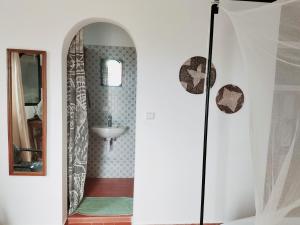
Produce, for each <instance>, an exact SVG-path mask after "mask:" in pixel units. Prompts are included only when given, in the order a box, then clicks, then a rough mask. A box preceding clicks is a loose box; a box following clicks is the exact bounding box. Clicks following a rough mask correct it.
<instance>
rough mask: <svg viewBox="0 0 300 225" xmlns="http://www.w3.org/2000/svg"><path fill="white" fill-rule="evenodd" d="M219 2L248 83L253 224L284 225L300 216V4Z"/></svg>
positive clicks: (297, 0) (289, 1)
mask: <svg viewBox="0 0 300 225" xmlns="http://www.w3.org/2000/svg"><path fill="white" fill-rule="evenodd" d="M223 1H224V4H222V0H221V5H220V13H226V14H227V15H228V16H229V18H230V20H231V21H232V24H233V27H234V29H235V33H236V35H237V39H238V42H239V43H238V44H239V46H240V49H241V52H242V55H243V61H244V67H245V71H247V74H246V76H247V78H248V83H249V87H248V90H247V100H248V101H249V104H250V120H251V121H250V124H251V128H250V136H251V137H250V138H251V149H252V159H253V168H254V177H255V182H256V183H255V188H256V190H255V203H256V217H255V225H285V224H287V222H285V221H287V220H288V218H289V217H300V0H285V1H284V0H283V1H276V2H274V3H268V4H261V5H258V4H255V5H253V6H255V7H252V8H250V9H240V10H236V9H235V10H232V9H231V8H230V7H228V4H226V3H227V2H228V1H229V0H223ZM240 3H241V4H243V2H242V1H241V2H240ZM235 4H237V2H236V3H235ZM297 221H298V220H297ZM299 224H300V220H299V223H297V222H296V224H294V225H299Z"/></svg>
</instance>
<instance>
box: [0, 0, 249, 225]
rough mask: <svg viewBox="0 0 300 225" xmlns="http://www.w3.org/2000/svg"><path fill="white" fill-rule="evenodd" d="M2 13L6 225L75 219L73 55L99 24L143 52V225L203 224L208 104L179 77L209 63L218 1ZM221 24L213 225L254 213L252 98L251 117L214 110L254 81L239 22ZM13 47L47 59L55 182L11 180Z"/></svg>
mask: <svg viewBox="0 0 300 225" xmlns="http://www.w3.org/2000/svg"><path fill="white" fill-rule="evenodd" d="M0 4H1V7H0V15H1V20H0V28H1V41H0V104H1V105H2V106H3V107H0V115H1V117H0V130H1V136H0V143H1V146H2V150H1V151H0V159H1V163H0V180H1V181H0V182H1V184H0V224H1V225H41V224H43V225H60V224H62V223H63V220H64V219H65V218H66V204H67V202H66V190H67V188H66V122H65V121H66V108H65V103H66V78H65V68H66V50H67V48H68V45H69V43H70V41H71V39H72V37H73V35H74V34H75V33H76V32H77V31H78V30H79V29H80V28H82V27H83V26H84V25H87V24H89V23H92V22H97V21H114V23H116V24H122V27H123V28H125V30H127V31H128V32H129V34H130V35H131V37H132V39H133V40H134V43H135V46H136V48H137V54H138V82H137V83H138V86H137V127H136V131H137V136H136V168H135V171H136V174H135V199H134V223H135V224H180V223H197V222H198V220H199V210H200V186H201V182H200V181H201V159H202V150H201V149H202V135H203V133H202V130H203V113H204V96H202V95H191V94H189V93H187V92H185V91H184V89H183V88H182V86H181V85H180V83H179V81H178V72H179V68H180V66H181V64H182V63H183V62H184V61H185V60H186V59H188V58H189V57H191V56H195V55H202V56H206V55H207V43H208V25H209V11H210V10H209V7H210V0H205V1H204V0H203V1H197V0H169V1H161V0H151V1H148V0H127V1H118V0H109V1H108V0H91V1H88V2H86V1H85V2H83V1H79V0H65V1H58V0H51V1H50V0H49V1H38V2H37V1H35V0H27V1H17V0H0ZM241 4H242V3H241ZM34 9H36V10H34ZM216 23H217V24H216V30H217V31H216V40H215V51H214V52H215V53H214V64H215V66H216V68H217V71H218V75H217V76H218V78H217V82H216V84H215V86H214V88H213V89H212V101H211V113H210V127H209V131H210V133H209V145H208V146H209V153H208V174H207V175H208V180H207V195H206V196H207V197H206V210H205V212H206V221H207V222H213V221H226V220H230V219H235V218H240V217H243V216H250V215H252V214H253V213H254V212H253V207H254V206H253V205H254V204H253V182H252V174H251V163H250V153H249V140H248V104H247V93H245V94H246V103H245V105H244V108H243V109H242V110H241V111H240V112H239V113H237V114H234V115H225V114H223V113H222V112H220V111H219V110H218V109H217V108H216V105H215V101H214V98H215V96H216V93H217V91H218V89H219V88H221V86H223V85H225V84H227V83H230V82H233V83H234V84H237V85H239V86H240V87H241V88H242V89H244V88H245V87H246V85H247V79H245V76H243V75H244V71H243V70H241V68H242V67H241V55H240V53H239V51H238V46H237V43H236V39H235V38H234V34H233V32H232V29H231V25H230V22H229V21H228V20H227V19H226V17H225V16H224V15H220V16H218V19H217V21H216ZM6 48H26V49H42V50H46V51H47V53H48V70H47V72H48V84H47V85H48V90H47V91H48V146H47V148H48V155H47V158H48V168H47V171H48V173H47V176H46V177H10V176H8V161H7V158H8V153H7V120H6V117H7V110H6V107H5V106H6V97H7V96H6V74H7V70H6V54H5V50H6ZM62 49H64V52H63V53H62ZM62 96H63V97H62ZM146 112H155V114H156V119H155V120H153V121H147V120H145V114H146ZM41 221H43V223H42V222H41Z"/></svg>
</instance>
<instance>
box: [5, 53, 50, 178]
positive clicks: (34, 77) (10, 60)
mask: <svg viewBox="0 0 300 225" xmlns="http://www.w3.org/2000/svg"><path fill="white" fill-rule="evenodd" d="M46 63H47V56H46V52H45V51H37V50H24V49H7V66H8V79H7V80H8V89H7V90H8V93H7V98H8V101H7V103H8V144H9V147H8V150H9V175H20V176H22V175H23V176H45V175H46V146H47V84H46Z"/></svg>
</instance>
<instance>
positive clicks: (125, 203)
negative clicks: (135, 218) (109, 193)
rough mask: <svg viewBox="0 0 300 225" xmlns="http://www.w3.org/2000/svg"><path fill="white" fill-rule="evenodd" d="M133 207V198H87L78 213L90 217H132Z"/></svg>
mask: <svg viewBox="0 0 300 225" xmlns="http://www.w3.org/2000/svg"><path fill="white" fill-rule="evenodd" d="M132 206H133V199H132V198H126V197H85V198H83V200H82V202H81V204H80V205H79V207H78V209H77V210H76V212H77V213H79V214H82V215H90V216H115V215H132V211H133V210H132Z"/></svg>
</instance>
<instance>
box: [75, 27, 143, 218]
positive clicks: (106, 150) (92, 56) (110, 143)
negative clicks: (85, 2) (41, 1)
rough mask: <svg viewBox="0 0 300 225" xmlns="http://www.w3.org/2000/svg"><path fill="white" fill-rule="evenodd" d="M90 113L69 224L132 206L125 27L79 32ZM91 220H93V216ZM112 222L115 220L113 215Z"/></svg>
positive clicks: (132, 100) (133, 62)
mask: <svg viewBox="0 0 300 225" xmlns="http://www.w3.org/2000/svg"><path fill="white" fill-rule="evenodd" d="M81 31H82V37H83V47H84V68H85V73H86V95H87V97H86V100H87V117H88V130H89V131H88V132H89V135H88V155H87V158H88V161H87V174H86V181H85V188H84V198H83V201H82V203H81V204H80V205H79V207H78V209H77V210H76V211H75V212H73V213H72V215H71V216H70V218H69V222H72V219H73V222H74V220H75V222H76V221H77V222H78V219H79V218H80V217H85V218H86V217H87V216H94V217H95V216H98V217H101V216H102V217H103V216H109V217H110V219H112V218H113V217H119V216H122V218H120V219H121V221H123V222H124V221H127V220H128V221H130V217H131V215H132V205H133V184H134V156H135V120H136V119H135V118H136V82H137V79H136V78H137V57H136V50H135V47H134V43H133V41H132V39H131V38H130V36H129V35H128V34H127V32H126V31H125V30H123V29H122V28H120V27H119V26H116V25H113V24H111V23H104V22H99V23H93V24H90V25H87V26H85V27H84V28H83V29H82V30H81ZM83 219H84V218H83ZM94 219H95V218H94ZM114 219H115V220H116V218H114Z"/></svg>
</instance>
